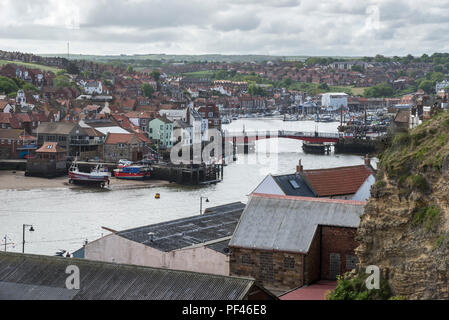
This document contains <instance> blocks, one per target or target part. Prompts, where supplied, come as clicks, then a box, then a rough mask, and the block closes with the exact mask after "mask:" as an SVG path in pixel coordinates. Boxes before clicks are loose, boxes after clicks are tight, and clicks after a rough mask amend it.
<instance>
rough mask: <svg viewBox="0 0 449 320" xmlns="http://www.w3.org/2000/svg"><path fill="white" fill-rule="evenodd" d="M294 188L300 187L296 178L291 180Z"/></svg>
mask: <svg viewBox="0 0 449 320" xmlns="http://www.w3.org/2000/svg"><path fill="white" fill-rule="evenodd" d="M290 184H291V185H292V187H293V189H299V184H298V183H297V182H296V181H295V180H290Z"/></svg>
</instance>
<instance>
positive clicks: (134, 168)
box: [114, 165, 153, 180]
mask: <svg viewBox="0 0 449 320" xmlns="http://www.w3.org/2000/svg"><path fill="white" fill-rule="evenodd" d="M151 171H153V169H152V168H151V167H150V166H149V165H128V166H123V165H121V166H119V167H118V168H117V169H115V170H114V176H115V177H116V178H117V179H126V180H145V179H148V178H150V176H151Z"/></svg>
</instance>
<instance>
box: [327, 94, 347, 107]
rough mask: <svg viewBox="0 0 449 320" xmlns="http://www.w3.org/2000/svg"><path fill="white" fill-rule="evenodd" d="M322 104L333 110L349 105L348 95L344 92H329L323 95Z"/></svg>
mask: <svg viewBox="0 0 449 320" xmlns="http://www.w3.org/2000/svg"><path fill="white" fill-rule="evenodd" d="M321 105H322V106H323V107H326V108H330V109H333V110H336V109H339V108H340V107H342V106H343V108H347V107H348V95H347V94H346V93H343V92H328V93H324V94H323V95H322V97H321Z"/></svg>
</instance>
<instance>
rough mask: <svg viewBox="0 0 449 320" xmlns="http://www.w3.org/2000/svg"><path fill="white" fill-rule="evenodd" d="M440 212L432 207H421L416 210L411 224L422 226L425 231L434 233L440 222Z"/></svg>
mask: <svg viewBox="0 0 449 320" xmlns="http://www.w3.org/2000/svg"><path fill="white" fill-rule="evenodd" d="M440 218H441V211H440V209H439V208H438V207H437V206H435V205H432V206H430V207H423V208H421V209H419V210H418V212H416V213H415V215H414V216H413V224H414V225H415V226H419V225H424V227H425V228H426V230H427V231H435V229H436V227H437V226H438V223H439V222H440Z"/></svg>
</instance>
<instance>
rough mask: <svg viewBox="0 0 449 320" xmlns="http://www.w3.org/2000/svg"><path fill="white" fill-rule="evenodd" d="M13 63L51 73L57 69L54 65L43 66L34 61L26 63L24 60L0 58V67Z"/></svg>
mask: <svg viewBox="0 0 449 320" xmlns="http://www.w3.org/2000/svg"><path fill="white" fill-rule="evenodd" d="M9 63H11V64H15V65H18V66H24V67H27V68H32V69H39V70H42V71H51V72H53V73H56V72H57V71H58V70H59V69H58V68H55V67H48V66H44V65H41V64H35V63H26V62H21V61H8V60H0V67H1V66H3V65H5V64H9Z"/></svg>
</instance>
